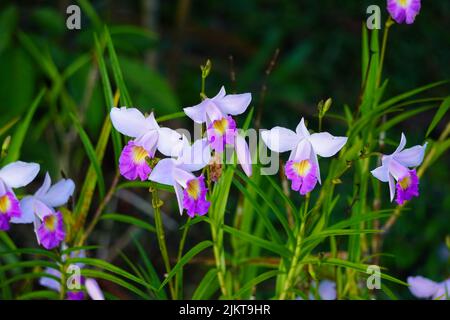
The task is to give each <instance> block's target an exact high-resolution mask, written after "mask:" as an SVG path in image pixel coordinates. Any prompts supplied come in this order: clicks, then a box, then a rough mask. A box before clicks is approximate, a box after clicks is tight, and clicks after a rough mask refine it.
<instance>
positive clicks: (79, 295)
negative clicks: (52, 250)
mask: <svg viewBox="0 0 450 320" xmlns="http://www.w3.org/2000/svg"><path fill="white" fill-rule="evenodd" d="M70 257H71V258H84V257H86V254H85V251H84V250H80V251H72V252H71V253H70ZM64 260H65V256H64V255H63V261H64ZM74 265H75V266H77V267H78V268H80V269H82V268H83V267H84V264H83V263H75V264H74ZM45 273H46V274H48V275H50V276H52V277H48V276H47V277H42V278H40V279H39V284H40V285H41V286H44V287H46V288H49V289H51V290H54V291H56V292H61V281H58V280H56V279H55V278H57V279H61V272H60V271H59V270H56V269H54V268H46V269H45ZM80 282H81V283H80V285H84V286H85V288H86V292H87V293H88V295H89V297H90V298H91V299H92V300H105V298H104V296H103V292H102V290H101V289H100V287H99V285H98V283H97V281H96V280H94V279H90V278H87V279H85V278H84V277H81V278H80ZM66 298H67V300H84V298H85V294H84V291H67V296H66Z"/></svg>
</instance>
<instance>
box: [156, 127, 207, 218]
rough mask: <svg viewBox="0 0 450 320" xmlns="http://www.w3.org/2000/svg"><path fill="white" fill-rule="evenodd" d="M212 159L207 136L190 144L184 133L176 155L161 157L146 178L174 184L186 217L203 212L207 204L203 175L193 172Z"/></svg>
mask: <svg viewBox="0 0 450 320" xmlns="http://www.w3.org/2000/svg"><path fill="white" fill-rule="evenodd" d="M210 159H211V150H210V149H209V146H208V143H207V141H206V139H200V140H197V141H195V142H194V144H193V145H190V144H189V142H188V141H187V139H186V138H185V137H184V136H183V144H182V146H181V148H178V156H177V157H176V158H166V159H162V160H160V161H159V162H158V163H157V164H156V166H155V167H154V168H153V171H152V172H151V173H150V176H149V180H151V181H154V182H158V183H161V184H165V185H170V186H173V187H174V189H175V194H176V197H177V201H178V208H179V210H180V215H181V214H183V209H186V211H187V214H188V215H189V217H191V218H192V217H194V216H195V214H198V215H205V214H206V213H207V212H208V209H209V206H210V203H209V202H208V201H206V191H207V189H206V187H205V181H204V178H203V176H199V177H196V176H195V175H194V174H193V173H192V172H194V171H198V170H201V169H202V168H204V167H205V166H206V165H207V164H208V163H209V160H210Z"/></svg>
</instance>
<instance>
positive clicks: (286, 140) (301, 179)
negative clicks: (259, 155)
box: [261, 118, 347, 195]
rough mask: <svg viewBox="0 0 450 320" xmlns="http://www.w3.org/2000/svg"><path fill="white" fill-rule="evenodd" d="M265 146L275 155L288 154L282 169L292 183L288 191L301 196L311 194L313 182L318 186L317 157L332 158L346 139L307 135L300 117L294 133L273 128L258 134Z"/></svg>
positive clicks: (328, 135)
mask: <svg viewBox="0 0 450 320" xmlns="http://www.w3.org/2000/svg"><path fill="white" fill-rule="evenodd" d="M261 137H262V139H263V141H264V143H265V144H266V146H267V147H268V148H269V149H270V150H272V151H275V152H279V153H281V152H286V151H291V154H290V156H289V161H288V162H287V163H286V166H285V174H286V177H287V178H288V179H289V180H291V181H292V186H291V188H292V190H294V191H299V192H300V194H301V195H305V194H307V193H309V192H311V191H312V190H313V189H314V188H315V186H316V183H317V181H319V183H321V179H320V168H319V161H318V159H317V155H319V156H321V157H326V158H328V157H331V156H334V155H335V154H336V153H337V152H338V151H339V150H341V149H342V147H343V146H344V145H345V143H346V142H347V137H334V136H332V135H331V134H329V133H328V132H320V133H313V134H310V133H309V132H308V129H307V128H306V126H305V121H304V119H303V118H302V119H301V121H300V123H299V124H298V125H297V128H296V129H295V132H294V131H292V130H289V129H286V128H283V127H275V128H272V129H271V130H265V131H263V132H261Z"/></svg>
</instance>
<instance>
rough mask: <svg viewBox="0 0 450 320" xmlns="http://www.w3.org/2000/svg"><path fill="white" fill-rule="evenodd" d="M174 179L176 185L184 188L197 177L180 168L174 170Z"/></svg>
mask: <svg viewBox="0 0 450 320" xmlns="http://www.w3.org/2000/svg"><path fill="white" fill-rule="evenodd" d="M173 179H174V180H175V184H179V185H180V186H182V187H183V188H186V187H187V182H188V181H189V180H191V179H195V176H194V175H193V174H192V173H190V172H188V171H185V170H182V169H180V168H174V169H173Z"/></svg>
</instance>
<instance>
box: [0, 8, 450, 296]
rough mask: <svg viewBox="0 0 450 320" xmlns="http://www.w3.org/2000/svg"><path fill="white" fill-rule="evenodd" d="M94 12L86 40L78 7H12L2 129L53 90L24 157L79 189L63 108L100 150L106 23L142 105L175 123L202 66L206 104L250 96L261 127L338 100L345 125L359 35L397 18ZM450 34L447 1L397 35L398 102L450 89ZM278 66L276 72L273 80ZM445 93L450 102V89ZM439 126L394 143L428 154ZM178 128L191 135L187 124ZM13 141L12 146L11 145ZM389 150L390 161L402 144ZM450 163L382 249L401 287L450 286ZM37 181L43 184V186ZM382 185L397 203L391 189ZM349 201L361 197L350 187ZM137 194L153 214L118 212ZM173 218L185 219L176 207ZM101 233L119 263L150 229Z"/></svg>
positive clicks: (349, 11) (358, 13)
mask: <svg viewBox="0 0 450 320" xmlns="http://www.w3.org/2000/svg"><path fill="white" fill-rule="evenodd" d="M90 3H91V4H92V6H93V8H94V9H95V11H96V14H94V15H90V14H89V13H87V12H84V11H83V12H82V28H81V30H68V29H67V28H66V24H65V20H66V18H67V14H66V8H67V6H69V5H70V4H72V1H65V0H59V1H25V0H23V1H8V0H3V1H2V2H1V4H0V127H3V126H4V125H5V124H7V123H10V122H11V121H12V120H14V119H20V117H23V116H24V113H25V112H26V110H27V108H29V106H30V104H31V102H32V100H33V98H34V97H35V96H36V94H37V93H38V92H39V90H40V89H41V88H42V87H43V86H47V87H49V88H51V94H50V95H49V96H47V98H46V100H45V101H44V103H42V105H41V106H40V107H39V109H38V110H37V113H36V115H35V117H34V119H33V124H32V127H31V129H30V132H29V135H28V136H27V137H26V140H25V145H24V149H23V150H22V155H21V159H23V160H25V161H36V162H39V163H41V165H42V168H43V169H44V170H49V171H50V172H51V173H52V175H53V176H55V177H57V176H59V175H60V172H61V171H63V172H64V173H65V174H66V175H67V176H69V177H71V178H73V179H74V180H75V181H76V182H78V183H77V184H78V185H79V184H80V183H81V182H82V179H83V178H82V177H84V175H85V172H86V168H87V165H88V160H87V159H86V157H85V153H84V150H83V147H82V145H81V143H80V141H79V140H78V137H77V134H76V131H74V129H73V128H71V126H70V119H69V117H68V115H67V111H65V110H67V108H65V107H63V106H64V105H66V106H69V108H72V109H76V112H77V114H78V115H79V116H80V118H81V119H82V121H83V124H84V127H85V128H86V130H87V131H88V133H89V135H90V137H91V140H92V141H94V142H95V141H96V139H97V137H98V135H99V131H100V128H101V124H102V122H103V119H104V117H105V110H106V108H105V103H104V99H103V95H102V88H101V83H100V80H99V74H98V70H97V69H96V67H95V64H93V63H92V59H93V47H94V46H93V40H92V36H93V32H95V30H99V21H96V19H97V18H98V19H100V20H101V21H102V22H105V23H107V24H108V26H109V27H110V30H111V34H112V38H113V41H114V43H115V46H116V49H117V51H118V54H119V61H120V64H121V67H122V70H123V73H124V78H125V82H126V84H127V86H128V89H129V91H130V96H131V97H132V99H133V102H134V104H135V106H136V107H138V108H140V109H141V110H144V111H150V110H155V112H156V113H157V115H164V114H169V113H173V112H176V111H180V110H181V108H182V107H185V106H190V105H193V104H196V103H198V101H199V91H200V69H199V66H200V65H201V64H203V63H204V62H205V61H206V59H208V58H209V59H211V61H212V64H213V71H212V74H211V76H210V77H209V78H208V80H207V86H206V91H207V94H208V95H209V96H212V95H215V93H216V92H217V91H218V90H219V88H220V86H221V85H222V84H224V85H225V86H226V88H227V89H228V90H229V91H237V92H242V91H245V92H247V91H250V92H252V94H253V103H252V105H253V106H261V105H262V106H263V108H264V113H263V116H262V125H261V127H263V128H267V127H273V126H275V125H282V126H286V127H295V125H296V124H297V123H298V121H299V119H300V117H301V116H305V117H306V118H309V119H310V123H311V126H312V128H314V127H315V126H316V125H317V122H316V120H315V118H314V116H315V114H316V105H317V102H318V101H320V100H322V99H326V98H328V97H332V98H333V101H334V103H333V107H332V110H331V112H333V113H337V114H342V113H343V105H344V104H348V105H349V106H350V107H354V105H355V104H356V102H357V99H358V93H359V88H360V83H361V70H360V69H361V61H360V51H361V49H360V48H361V26H362V23H363V21H364V19H365V17H366V13H365V11H366V8H367V6H368V5H370V4H378V5H380V7H381V8H382V11H381V12H382V17H383V21H384V20H385V19H386V18H387V12H386V10H385V1H376V0H372V1H332V0H322V1H312V0H310V1H306V0H305V1H302V0H273V1H269V0H261V1H256V0H246V1H243V0H227V1H194V0H192V1H189V0H179V1H170V0H169V1H166V0H164V1H163V0H140V1H137V0H136V1H124V0H121V1H111V0H95V1H90ZM100 26H101V25H100ZM100 30H101V28H100ZM449 30H450V2H449V1H433V2H432V3H430V1H424V3H423V8H422V11H421V13H420V15H419V16H418V17H417V19H416V23H415V24H413V25H411V26H406V25H395V26H394V27H393V28H392V29H391V33H390V38H389V44H388V47H387V53H386V60H385V69H384V76H385V77H387V78H389V87H388V91H387V93H386V96H391V95H393V94H398V93H401V92H403V91H406V90H409V89H412V88H415V87H418V86H421V85H424V84H427V83H431V82H434V81H438V80H443V79H448V78H449V76H450V63H449V61H450V33H449ZM277 49H278V50H279V54H278V55H277V54H276V52H277ZM274 57H276V59H274ZM271 60H273V62H274V66H273V70H272V71H271V73H270V75H269V76H266V70H267V68H268V67H269V65H270V61H271ZM263 87H266V88H267V90H266V91H264V90H263V89H262V88H263ZM264 92H265V94H263V93H264ZM433 92H434V94H435V96H446V95H448V87H446V88H445V87H442V88H439V89H436V90H434V91H433ZM263 95H264V96H265V97H264V98H263V97H262V96H263ZM433 115H434V110H430V111H429V112H426V113H422V114H420V116H417V117H414V118H412V119H410V120H408V121H407V122H406V123H402V124H400V125H398V126H397V128H396V129H395V130H391V131H389V132H388V133H387V137H388V139H390V140H391V141H398V140H399V138H400V133H401V131H403V132H405V133H406V136H407V138H408V146H410V145H413V144H418V143H423V140H424V136H425V131H426V128H427V126H428V124H429V123H430V121H431V119H432V117H433ZM240 120H241V121H242V119H240ZM445 120H446V121H441V125H440V126H439V127H438V128H437V130H435V131H434V133H433V134H432V136H431V138H436V137H438V136H439V133H440V132H441V131H442V128H443V126H444V125H445V123H446V122H447V121H448V120H449V119H448V117H447V118H446V119H445ZM19 121H20V120H19ZM172 125H173V126H174V127H178V126H182V125H183V126H188V127H189V126H191V124H190V123H189V122H187V121H185V122H183V121H181V120H180V121H174V122H172ZM324 127H325V129H326V130H329V131H331V132H335V134H344V133H345V128H344V127H343V126H342V125H341V124H340V123H339V121H338V120H332V119H328V120H326V122H325V124H324ZM6 135H7V134H3V136H0V139H1V140H0V141H3V139H4V138H5V137H6ZM387 148H388V150H387V152H388V153H389V152H390V151H391V150H393V148H394V147H393V146H391V145H388V146H387ZM112 157H113V152H112V148H110V149H109V150H108V156H107V157H105V161H104V164H103V165H104V172H105V177H106V178H107V179H111V177H112V175H113V173H114V170H115V168H114V161H113V159H112ZM449 158H450V157H449V155H448V154H446V155H444V156H443V157H442V158H441V159H440V161H438V162H437V163H436V164H434V165H433V167H432V168H431V169H430V170H429V171H428V172H427V175H426V176H425V177H424V178H423V179H422V181H421V197H420V198H419V199H415V200H414V201H413V202H412V203H411V204H410V207H411V210H409V211H406V212H405V213H404V214H403V215H402V216H401V217H400V219H399V221H398V222H397V224H396V225H395V226H394V228H393V229H392V231H391V232H390V234H389V235H388V236H387V238H386V241H385V245H384V248H383V252H385V253H386V254H391V255H392V257H389V256H385V257H383V259H382V264H383V265H384V266H386V267H388V269H389V272H390V273H391V274H393V275H394V276H396V277H398V278H399V279H405V278H406V277H407V276H408V275H415V274H422V275H424V276H427V277H429V278H432V279H433V280H436V281H442V280H444V279H445V278H446V277H448V276H449V268H448V266H449V265H448V250H447V248H446V246H445V237H446V235H448V234H449V233H450V232H449V231H450V224H449V219H448V217H449V212H450V196H449V195H448V190H449V186H450V175H449V171H448V164H449ZM324 170H326V165H325V166H324ZM41 178H42V177H41ZM39 183H40V181H39V179H38V181H37V183H36V186H37V185H38V184H39ZM36 186H33V187H31V188H30V190H34V189H33V188H34V187H36ZM384 187H385V188H384V189H383V192H384V196H387V193H388V191H387V185H386V186H384ZM349 188H350V187H349ZM342 191H343V192H347V191H350V189H348V190H347V189H346V187H345V186H344V187H342ZM131 196H139V198H138V199H136V200H132V201H131V202H133V203H134V204H133V205H131V204H129V203H127V202H126V201H122V202H123V203H121V204H120V206H121V212H124V213H134V214H142V212H144V211H145V210H146V208H147V207H146V205H145V204H142V205H139V204H137V203H140V202H139V201H144V202H145V201H147V199H145V197H146V195H145V193H142V194H138V193H137V195H136V194H134V195H129V194H123V195H122V196H120V197H119V198H121V199H117V201H121V200H123V199H125V198H128V199H129V198H130V197H131ZM385 199H386V201H387V197H385ZM117 201H116V204H117ZM128 201H129V200H128ZM170 201H173V199H171V200H170ZM386 201H385V203H386ZM147 203H148V201H147ZM169 209H170V208H169ZM169 209H167V210H169ZM337 214H338V215H339V213H337ZM169 216H173V217H174V219H175V220H178V219H179V217H178V216H177V213H176V211H175V210H171V211H170V212H169ZM175 220H174V221H171V220H168V224H169V225H168V227H169V231H168V232H169V236H168V238H169V239H170V237H171V235H172V234H177V233H176V232H175V231H176V230H175V227H174V225H175V224H176V221H175ZM170 223H173V225H172V227H170ZM17 228H18V230H19V231H18V232H17V233H12V237H13V238H14V240H15V241H17V243H18V244H22V245H30V246H32V245H33V241H34V239H33V237H34V235H32V234H31V231H29V230H27V229H23V228H20V227H17ZM102 228H103V229H104V230H110V229H111V228H112V230H113V232H109V231H105V232H104V233H102V232H101V230H100V231H99V232H97V233H96V234H95V236H96V237H97V240H98V241H100V243H102V244H105V245H106V246H111V248H112V249H111V250H109V251H105V252H103V255H104V258H105V259H109V260H114V259H115V257H116V256H117V252H119V251H120V250H122V249H124V248H126V247H127V245H128V244H129V242H130V236H129V234H130V233H133V232H139V231H138V230H129V229H127V230H123V229H121V228H120V227H118V226H110V225H108V224H106V223H105V224H104V225H102ZM171 228H172V229H171ZM196 228H197V229H195V230H196V231H198V232H192V237H191V238H190V241H192V243H196V242H197V241H198V239H197V238H199V239H201V238H204V237H208V236H209V233H208V230H207V229H204V228H203V229H202V228H201V227H197V226H196ZM170 230H171V231H170ZM124 231H126V232H125V233H124ZM202 232H206V235H202V234H201V233H202ZM105 239H106V240H105ZM169 241H170V240H169ZM174 243H176V241H174ZM146 246H147V248H148V247H150V250H154V253H153V254H154V255H155V259H159V257H158V253H157V250H156V248H157V247H156V244H155V243H154V241H150V240H149V241H147V242H146ZM114 250H116V251H117V252H116V251H114ZM129 250H133V249H132V247H131V248H130V249H129ZM127 254H128V251H127ZM130 255H132V253H131V254H130ZM192 281H194V282H195V281H196V279H195V277H193V279H192ZM398 290H399V292H400V294H401V296H403V297H407V298H409V297H411V296H410V294H409V293H408V291H407V289H405V288H398Z"/></svg>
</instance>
